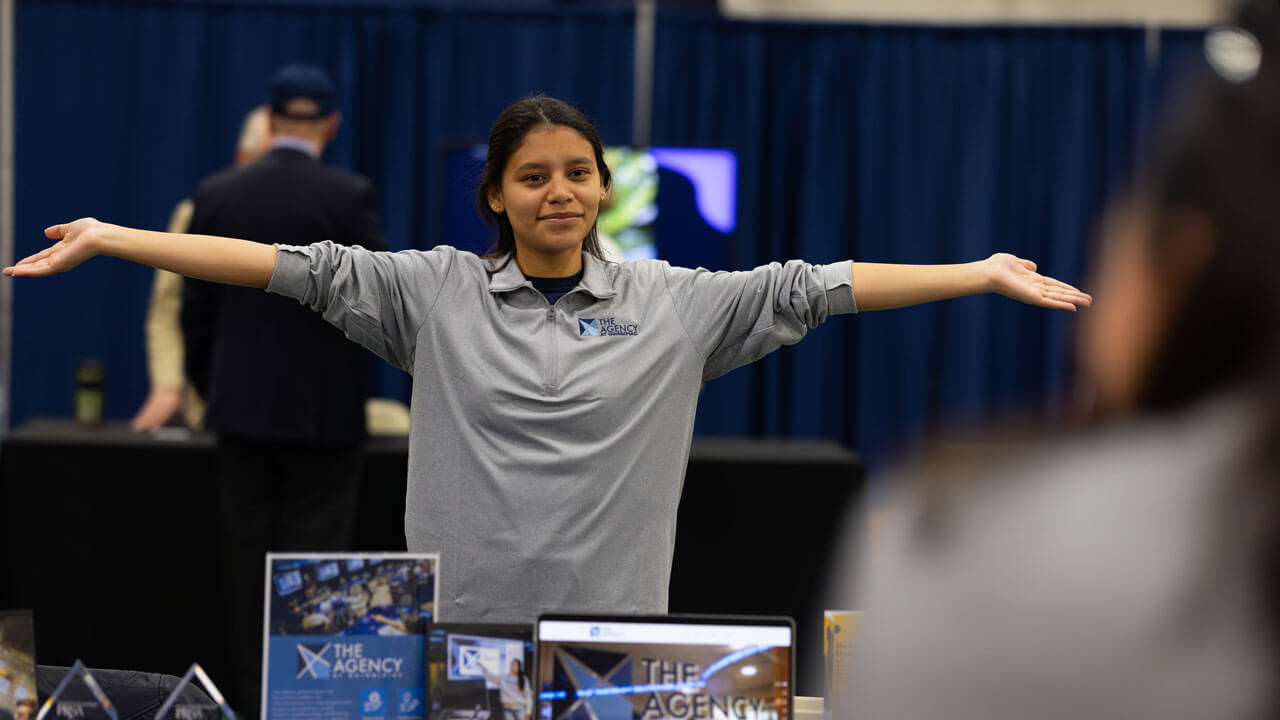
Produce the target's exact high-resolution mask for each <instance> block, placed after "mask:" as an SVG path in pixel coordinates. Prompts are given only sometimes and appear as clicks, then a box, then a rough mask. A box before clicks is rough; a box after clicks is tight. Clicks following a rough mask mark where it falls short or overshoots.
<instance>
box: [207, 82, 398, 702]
mask: <svg viewBox="0 0 1280 720" xmlns="http://www.w3.org/2000/svg"><path fill="white" fill-rule="evenodd" d="M340 119H341V116H340V114H339V113H338V112H337V110H336V109H335V106H334V89H333V85H332V83H331V82H330V81H329V78H328V76H327V75H326V74H325V72H324V71H323V70H321V69H319V68H316V67H312V66H306V65H290V66H287V67H285V68H283V69H281V70H280V71H279V72H278V73H277V74H276V77H275V79H274V80H273V82H272V85H271V116H270V120H271V130H272V135H273V140H272V148H271V150H270V152H268V153H267V154H266V155H264V156H263V157H262V158H261V159H260V160H258V161H257V162H255V163H252V164H250V165H248V166H246V167H243V168H237V169H233V170H228V171H224V172H221V173H218V174H216V175H214V176H212V177H210V178H208V179H206V180H205V181H203V182H202V183H201V184H200V186H199V187H198V188H197V189H196V192H195V194H194V196H193V200H194V203H195V208H194V212H193V215H192V218H191V226H190V232H192V233H196V234H205V235H227V236H232V237H238V238H244V239H247V240H253V241H256V242H262V243H282V244H288V245H305V244H309V243H314V242H320V241H323V240H332V241H333V242H335V243H341V244H345V245H363V246H364V247H366V248H369V249H373V250H384V249H385V247H384V244H383V240H382V234H381V223H380V220H379V216H378V210H377V204H376V202H375V197H374V191H373V187H372V185H371V184H370V183H369V181H368V180H366V179H365V178H363V177H360V176H358V175H355V174H353V173H350V172H347V171H344V170H339V169H336V168H333V167H329V166H327V165H325V164H323V163H321V162H320V161H319V158H320V155H321V153H322V152H323V151H324V148H325V146H326V145H327V144H328V143H329V142H330V141H331V140H333V138H334V137H335V136H336V133H337V131H338V124H339V121H340ZM182 328H183V334H184V336H185V339H186V343H187V354H186V366H187V376H188V377H189V378H190V380H191V382H192V383H193V384H194V385H195V386H196V389H197V390H198V391H199V392H200V394H201V395H202V396H203V397H204V398H205V399H206V401H207V409H206V413H205V426H206V427H207V428H208V429H210V430H212V431H213V432H214V433H216V434H217V437H218V475H219V486H220V488H219V489H220V502H221V512H222V534H223V537H222V553H223V554H222V559H223V568H224V572H225V573H226V577H225V587H226V590H227V610H228V614H229V620H230V622H231V632H230V635H229V637H230V640H231V642H232V654H231V656H230V659H231V661H232V662H233V663H234V667H235V676H234V677H233V678H231V680H232V688H233V689H232V694H233V697H235V698H236V700H235V702H236V703H238V704H236V705H235V707H236V708H237V709H238V710H241V711H242V712H246V713H248V714H249V716H250V717H255V716H257V715H258V712H257V704H258V702H259V687H260V686H259V682H260V681H259V677H260V673H261V632H262V598H263V592H264V586H263V579H264V575H265V573H264V562H263V556H264V554H265V553H266V552H267V551H268V550H276V551H295V552H300V551H333V550H346V549H350V545H351V530H352V526H353V517H354V506H355V500H356V494H357V490H358V483H359V473H360V468H361V465H362V462H363V457H362V445H363V440H364V436H365V415H364V403H365V399H366V397H367V395H368V388H369V382H370V369H371V367H372V365H371V359H370V357H369V356H368V354H367V353H365V351H364V350H363V349H361V348H360V347H359V346H358V345H356V344H355V343H352V342H350V341H348V340H347V339H346V338H345V337H344V336H343V334H342V333H341V332H340V331H339V330H337V329H336V328H334V327H332V326H331V325H329V324H328V323H327V322H325V320H324V319H323V318H322V317H321V316H319V315H317V314H315V313H313V312H311V311H310V310H309V309H308V308H306V307H303V306H302V305H299V304H298V303H297V302H295V301H293V300H290V299H287V298H284V297H280V296H277V295H270V294H267V293H263V292H262V291H260V290H256V289H250V288H240V287H230V286H225V285H212V284H210V283H205V282H199V281H194V280H191V281H188V282H186V283H184V289H183V305H182Z"/></svg>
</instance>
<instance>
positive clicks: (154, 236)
mask: <svg viewBox="0 0 1280 720" xmlns="http://www.w3.org/2000/svg"><path fill="white" fill-rule="evenodd" d="M44 234H45V236H47V237H48V238H49V239H50V240H57V241H58V242H56V243H54V244H53V245H51V246H49V247H48V248H46V249H44V250H41V251H40V252H38V253H36V254H35V255H31V256H30V257H26V258H23V259H22V260H20V261H18V262H17V263H16V264H15V265H12V266H10V267H7V268H5V269H4V274H5V275H8V276H11V277H43V276H45V275H53V274H55V273H60V272H65V271H67V270H70V269H71V268H73V267H75V266H77V265H79V264H80V263H82V262H84V261H85V260H88V259H89V258H92V257H94V256H95V255H107V256H110V257H118V258H123V259H125V260H132V261H133V262H136V263H142V264H143V265H150V266H151V267H156V268H160V269H162V270H170V271H172V272H176V273H178V274H179V275H185V276H187V277H193V278H198V279H200V280H210V281H212V282H219V283H226V284H229V285H247V286H249V287H256V288H265V287H266V286H267V283H268V282H270V281H271V273H272V272H273V271H274V269H275V264H276V248H275V246H274V245H264V244H262V243H256V242H250V241H248V240H236V239H234V238H224V237H215V236H213V235H181V234H171V233H161V232H152V231H150V230H134V229H131V228H126V227H121V226H119V225H112V224H110V223H104V222H99V221H97V220H95V219H93V218H81V219H79V220H76V221H75V222H71V223H64V224H61V225H53V226H51V227H48V228H46V229H45V231H44Z"/></svg>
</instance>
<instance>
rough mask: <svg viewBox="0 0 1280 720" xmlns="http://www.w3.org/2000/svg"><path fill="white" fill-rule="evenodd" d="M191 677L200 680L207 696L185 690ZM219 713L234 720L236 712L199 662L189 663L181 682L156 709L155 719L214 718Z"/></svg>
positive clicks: (199, 719) (208, 719) (189, 683)
mask: <svg viewBox="0 0 1280 720" xmlns="http://www.w3.org/2000/svg"><path fill="white" fill-rule="evenodd" d="M192 678H196V679H198V680H199V681H200V685H201V686H202V687H203V688H204V691H205V693H207V694H208V697H207V698H206V697H203V696H201V695H200V694H199V693H196V692H186V690H187V687H188V686H189V685H191V679H192ZM210 700H212V701H213V702H210ZM219 715H222V716H223V717H225V718H226V719H227V720H236V714H235V713H234V712H232V710H231V707H230V706H229V705H227V701H226V699H225V698H223V697H222V693H221V692H220V691H219V690H218V686H217V685H214V684H213V681H212V680H210V679H209V675H208V673H206V672H205V671H204V668H202V667H200V663H191V667H190V668H188V669H187V674H186V675H183V676H182V682H180V683H178V686H177V687H175V688H174V689H173V692H171V693H169V698H168V699H167V700H165V701H164V704H163V705H161V706H160V709H159V710H157V711H156V717H155V720H214V718H217V717H218V716H219Z"/></svg>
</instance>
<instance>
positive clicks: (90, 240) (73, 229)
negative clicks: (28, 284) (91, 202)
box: [3, 218, 106, 277]
mask: <svg viewBox="0 0 1280 720" xmlns="http://www.w3.org/2000/svg"><path fill="white" fill-rule="evenodd" d="M105 226H106V223H101V222H98V221H97V220H95V219H93V218H80V219H79V220H76V221H75V222H72V223H63V224H61V225H52V226H50V227H47V228H45V230H44V234H45V237H47V238H49V239H50V240H57V241H58V242H56V243H54V244H53V245H50V246H49V247H47V248H45V249H44V250H41V251H40V252H38V253H36V254H35V255H31V256H29V257H25V258H23V259H21V260H19V261H18V262H17V263H16V264H14V265H11V266H9V267H7V268H5V269H4V271H3V272H4V274H5V275H8V276H10V277H44V276H46V275H53V274H56V273H60V272H66V271H67V270H70V269H71V268H73V267H75V266H77V265H79V264H80V263H82V262H84V261H85V260H88V259H89V258H91V257H93V256H95V255H99V254H101V248H100V242H99V240H100V236H101V234H102V230H103V228H104V227H105Z"/></svg>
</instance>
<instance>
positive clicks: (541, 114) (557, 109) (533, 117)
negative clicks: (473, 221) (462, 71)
mask: <svg viewBox="0 0 1280 720" xmlns="http://www.w3.org/2000/svg"><path fill="white" fill-rule="evenodd" d="M557 126H563V127H567V128H572V129H574V130H576V131H578V134H579V135H581V136H582V137H583V138H584V139H586V141H587V142H588V143H590V144H591V150H592V152H594V153H595V156H596V166H597V168H598V171H599V173H600V182H601V185H602V186H603V187H605V188H608V187H609V185H610V183H611V182H612V181H613V177H612V175H611V174H610V172H609V166H608V165H607V164H605V161H604V145H603V144H602V143H601V142H600V134H599V133H597V132H596V129H595V127H594V126H592V124H591V122H590V121H589V120H587V118H586V116H585V115H583V114H582V112H581V111H579V110H578V109H577V108H575V107H573V106H572V105H570V104H569V103H566V102H564V101H563V100H557V99H556V98H553V97H550V96H547V95H532V96H530V97H526V98H522V99H520V100H517V101H516V102H514V103H512V104H511V105H509V106H508V107H507V109H506V110H503V111H502V114H501V115H499V116H498V119H497V121H496V122H494V123H493V128H492V129H490V130H489V153H488V157H487V159H486V160H485V167H484V177H483V179H482V180H481V181H480V187H478V188H476V210H477V211H478V212H479V213H480V217H481V219H483V220H484V221H485V223H486V224H487V225H489V227H491V228H493V229H495V230H496V231H497V237H496V238H495V240H494V244H493V247H492V248H491V249H490V250H489V254H488V256H487V257H502V256H507V257H515V254H516V238H515V233H514V231H513V230H512V229H511V221H510V220H509V219H508V218H507V214H506V212H505V211H504V212H501V213H496V212H494V211H493V208H491V207H489V194H490V193H491V192H494V191H498V190H501V189H502V174H503V173H504V172H506V169H507V163H508V162H509V161H510V160H511V156H512V155H514V154H515V152H516V150H518V149H519V148H520V145H521V143H523V142H524V138H525V136H526V135H528V134H529V133H530V132H531V131H533V130H534V129H537V128H539V127H544V128H552V127H557ZM582 249H583V250H584V251H586V252H588V253H590V254H591V255H593V256H595V257H596V258H598V259H601V260H603V259H604V256H603V254H602V253H601V251H600V238H599V235H598V234H597V232H596V226H595V224H594V223H593V224H592V225H591V231H590V232H588V233H587V236H586V237H585V238H583V241H582Z"/></svg>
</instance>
